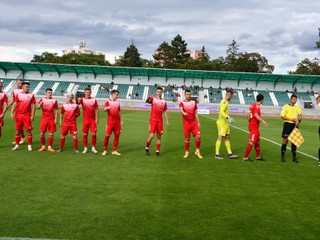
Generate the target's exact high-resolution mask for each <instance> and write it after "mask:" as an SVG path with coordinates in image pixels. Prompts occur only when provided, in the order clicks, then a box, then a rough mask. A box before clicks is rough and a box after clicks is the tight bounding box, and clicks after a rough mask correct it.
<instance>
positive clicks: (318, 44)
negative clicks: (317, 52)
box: [315, 28, 320, 48]
mask: <svg viewBox="0 0 320 240" xmlns="http://www.w3.org/2000/svg"><path fill="white" fill-rule="evenodd" d="M318 31H319V41H316V46H315V48H320V28H318Z"/></svg>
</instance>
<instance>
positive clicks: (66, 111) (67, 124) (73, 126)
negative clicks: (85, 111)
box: [58, 93, 80, 153]
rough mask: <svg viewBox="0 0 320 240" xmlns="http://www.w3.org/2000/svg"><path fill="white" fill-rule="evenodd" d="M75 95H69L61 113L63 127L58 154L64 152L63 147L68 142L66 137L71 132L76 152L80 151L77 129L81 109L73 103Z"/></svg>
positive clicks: (61, 125)
mask: <svg viewBox="0 0 320 240" xmlns="http://www.w3.org/2000/svg"><path fill="white" fill-rule="evenodd" d="M73 99H74V95H73V94H72V93H68V94H67V102H66V103H64V104H63V105H62V107H61V111H60V127H61V138H60V148H59V150H58V152H62V151H63V146H64V143H65V141H66V136H67V135H68V132H69V131H70V134H71V135H72V137H73V147H74V152H75V153H79V151H78V129H77V117H79V116H80V109H79V107H78V105H77V104H76V103H75V102H73Z"/></svg>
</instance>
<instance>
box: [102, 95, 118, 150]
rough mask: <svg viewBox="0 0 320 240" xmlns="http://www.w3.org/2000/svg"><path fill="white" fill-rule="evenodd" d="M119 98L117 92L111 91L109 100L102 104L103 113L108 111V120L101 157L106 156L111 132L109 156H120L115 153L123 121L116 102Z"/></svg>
mask: <svg viewBox="0 0 320 240" xmlns="http://www.w3.org/2000/svg"><path fill="white" fill-rule="evenodd" d="M118 96H119V91H118V90H115V89H114V90H112V91H111V96H110V99H108V100H107V101H106V103H105V104H104V108H103V109H104V111H108V120H107V126H106V136H105V137H104V142H103V148H104V151H103V153H102V155H103V156H104V155H106V154H107V151H108V144H109V138H110V135H111V134H112V132H113V133H114V140H113V148H112V152H111V154H113V155H121V154H120V153H118V152H117V147H118V144H119V137H120V133H121V126H122V125H123V121H122V119H121V114H120V103H119V102H118V101H117V99H118Z"/></svg>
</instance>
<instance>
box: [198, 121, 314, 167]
mask: <svg viewBox="0 0 320 240" xmlns="http://www.w3.org/2000/svg"><path fill="white" fill-rule="evenodd" d="M200 116H203V117H205V118H208V119H212V120H216V119H215V118H211V117H208V116H205V115H200ZM230 126H231V127H232V128H235V129H237V130H240V131H242V132H245V133H250V132H249V131H248V130H245V129H243V128H239V127H236V126H234V125H230ZM260 138H261V139H263V140H266V141H268V142H270V143H273V144H275V145H278V146H281V144H280V143H277V142H275V141H272V140H270V139H268V138H265V137H260ZM287 149H290V150H291V148H290V147H287ZM297 152H298V153H300V154H302V155H304V156H306V157H309V158H312V159H314V160H316V161H319V159H318V158H316V157H314V156H311V155H309V154H307V153H304V152H301V151H299V150H298V151H297Z"/></svg>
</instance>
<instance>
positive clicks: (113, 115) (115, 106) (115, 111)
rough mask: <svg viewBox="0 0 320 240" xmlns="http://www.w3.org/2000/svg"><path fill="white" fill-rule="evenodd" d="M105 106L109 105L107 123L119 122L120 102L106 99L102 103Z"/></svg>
mask: <svg viewBox="0 0 320 240" xmlns="http://www.w3.org/2000/svg"><path fill="white" fill-rule="evenodd" d="M104 106H105V107H109V106H110V109H109V110H108V121H107V123H115V122H120V103H119V102H117V101H113V100H111V99H108V100H107V101H106V103H105V104H104Z"/></svg>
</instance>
